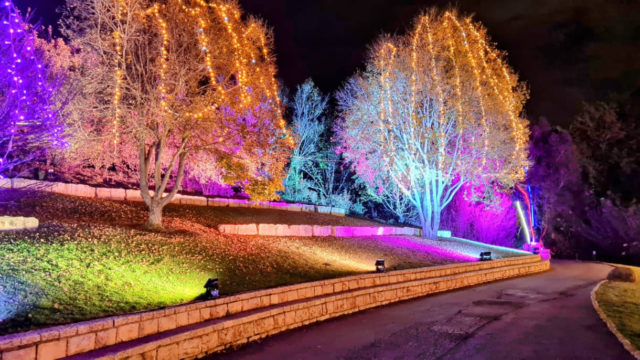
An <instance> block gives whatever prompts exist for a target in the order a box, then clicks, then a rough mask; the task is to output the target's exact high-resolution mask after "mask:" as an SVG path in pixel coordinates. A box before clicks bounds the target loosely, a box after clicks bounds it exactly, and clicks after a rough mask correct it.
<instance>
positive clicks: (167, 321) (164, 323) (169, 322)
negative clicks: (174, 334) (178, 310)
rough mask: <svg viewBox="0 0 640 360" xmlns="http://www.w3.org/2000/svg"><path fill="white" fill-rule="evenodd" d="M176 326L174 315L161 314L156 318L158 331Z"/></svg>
mask: <svg viewBox="0 0 640 360" xmlns="http://www.w3.org/2000/svg"><path fill="white" fill-rule="evenodd" d="M175 328H176V315H175V314H173V315H168V316H163V317H161V318H159V319H158V332H163V331H167V330H173V329H175Z"/></svg>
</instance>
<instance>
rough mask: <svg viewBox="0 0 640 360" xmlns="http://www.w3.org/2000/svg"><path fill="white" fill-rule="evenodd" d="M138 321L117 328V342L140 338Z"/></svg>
mask: <svg viewBox="0 0 640 360" xmlns="http://www.w3.org/2000/svg"><path fill="white" fill-rule="evenodd" d="M138 327H139V325H138V323H132V324H126V325H122V326H119V327H118V328H117V330H116V342H119V343H120V342H124V341H129V340H133V339H137V338H138Z"/></svg>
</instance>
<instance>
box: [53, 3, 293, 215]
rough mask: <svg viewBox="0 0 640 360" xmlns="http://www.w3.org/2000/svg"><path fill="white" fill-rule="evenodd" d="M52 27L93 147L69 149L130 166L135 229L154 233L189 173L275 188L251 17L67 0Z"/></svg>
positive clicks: (277, 156) (276, 152) (275, 101)
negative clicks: (68, 60) (69, 54)
mask: <svg viewBox="0 0 640 360" xmlns="http://www.w3.org/2000/svg"><path fill="white" fill-rule="evenodd" d="M63 25H64V26H63V31H64V33H65V34H66V35H67V36H68V37H69V38H70V39H72V41H73V45H74V46H76V47H77V48H79V49H81V51H82V52H83V56H84V59H85V62H84V68H83V69H82V76H81V78H80V79H79V80H80V81H81V83H82V85H83V89H84V92H85V96H84V98H85V99H86V101H85V102H84V103H83V104H78V107H77V112H76V117H77V121H76V122H75V123H76V124H77V125H78V128H79V130H78V133H80V134H83V136H82V140H84V141H87V142H88V143H90V144H94V145H93V148H95V143H96V142H100V141H102V144H103V148H100V149H99V151H98V152H97V153H95V152H94V153H90V152H89V153H88V154H87V153H83V152H80V154H81V155H82V156H85V157H86V158H87V159H90V161H94V162H103V163H107V164H109V163H110V162H111V163H113V162H124V163H126V164H127V165H129V166H134V167H136V168H137V170H138V173H139V175H140V180H139V182H140V190H141V195H142V198H143V199H144V201H145V203H146V204H147V206H148V208H149V219H148V222H147V227H149V228H159V227H161V226H162V209H163V208H164V206H166V205H167V204H168V203H169V202H170V201H171V199H172V198H173V197H174V196H175V194H176V193H177V192H178V190H179V188H180V185H181V183H182V179H183V177H184V172H185V168H187V167H189V166H192V167H193V168H198V170H199V171H194V173H198V174H200V175H201V176H202V177H203V178H222V179H224V180H227V181H230V182H233V181H244V182H245V183H247V184H248V186H247V191H248V192H250V194H251V195H252V196H254V197H256V198H272V197H274V196H275V195H274V194H275V191H277V190H280V189H281V188H282V177H283V176H284V169H283V167H284V165H283V164H285V163H286V158H287V156H288V153H289V151H290V147H291V146H292V145H293V140H292V139H291V138H290V137H289V136H288V135H287V133H286V128H285V122H284V120H283V118H282V114H281V109H280V101H279V98H278V88H277V83H276V82H275V79H274V74H275V63H274V59H273V57H272V56H271V47H272V45H271V43H272V42H271V36H270V33H269V32H268V31H267V30H266V28H265V25H264V24H263V23H262V21H260V20H258V19H255V18H248V19H246V20H245V19H244V18H243V17H242V13H241V10H240V8H239V6H238V4H237V3H236V2H235V1H224V0H220V1H213V2H210V3H205V2H197V3H194V4H192V5H188V4H187V3H184V2H182V1H179V0H169V1H166V2H162V3H161V2H154V1H150V0H87V1H85V0H69V1H68V2H67V7H66V13H65V16H64V20H63ZM82 140H79V141H82ZM86 148H91V147H86ZM202 163H205V164H206V166H202V165H200V164H202ZM150 188H153V189H154V191H151V190H150ZM169 189H170V190H169Z"/></svg>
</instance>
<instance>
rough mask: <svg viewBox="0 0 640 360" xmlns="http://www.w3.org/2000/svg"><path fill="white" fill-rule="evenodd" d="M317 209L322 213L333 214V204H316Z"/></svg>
mask: <svg viewBox="0 0 640 360" xmlns="http://www.w3.org/2000/svg"><path fill="white" fill-rule="evenodd" d="M316 211H317V212H318V213H320V214H331V206H321V205H318V206H316Z"/></svg>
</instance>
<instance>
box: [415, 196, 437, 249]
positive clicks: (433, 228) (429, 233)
mask: <svg viewBox="0 0 640 360" xmlns="http://www.w3.org/2000/svg"><path fill="white" fill-rule="evenodd" d="M439 203H440V202H439V201H438V199H436V201H433V199H430V198H429V197H427V200H426V201H424V202H423V203H422V208H421V209H418V214H419V217H420V225H421V227H422V237H423V238H425V239H429V240H438V228H439V227H440V211H439V209H440V206H439Z"/></svg>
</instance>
